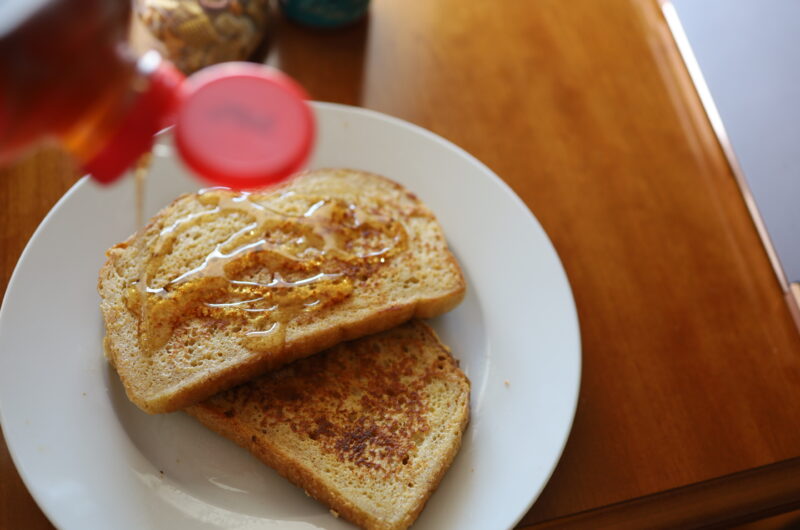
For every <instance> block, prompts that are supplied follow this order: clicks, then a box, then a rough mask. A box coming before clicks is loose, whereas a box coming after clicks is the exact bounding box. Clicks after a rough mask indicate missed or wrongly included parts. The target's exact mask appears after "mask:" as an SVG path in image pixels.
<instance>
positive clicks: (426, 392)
mask: <svg viewBox="0 0 800 530" xmlns="http://www.w3.org/2000/svg"><path fill="white" fill-rule="evenodd" d="M469 391H470V383H469V380H468V379H467V377H466V376H465V375H464V373H463V372H462V371H461V370H460V369H459V368H458V363H457V361H455V360H454V359H453V357H452V356H451V355H450V352H449V350H448V348H447V347H445V346H444V345H442V343H441V342H439V339H438V338H437V336H436V334H435V333H434V331H433V330H432V329H431V328H430V327H428V325H427V324H425V323H423V322H421V321H418V320H412V321H411V322H409V323H406V324H403V325H401V326H399V327H397V328H394V329H391V330H389V331H385V332H383V333H380V334H376V335H372V336H369V337H364V338H361V339H358V340H355V341H352V342H347V343H343V344H340V345H338V346H335V347H334V348H331V349H330V350H327V351H326V352H323V353H321V354H318V355H315V356H312V357H309V358H306V359H301V360H299V361H296V362H294V363H292V364H290V365H288V366H285V367H284V368H282V369H280V370H278V371H275V372H271V373H269V374H267V375H265V376H263V377H261V378H258V379H256V380H254V381H251V382H250V383H247V384H244V385H241V386H238V387H236V388H233V389H231V390H228V391H227V392H223V393H220V394H217V395H216V396H213V397H212V398H210V399H208V400H206V401H204V402H202V403H200V404H197V405H194V406H191V407H189V408H187V409H186V411H187V412H188V413H189V414H190V415H192V416H194V417H195V418H197V419H198V420H200V421H201V422H202V423H203V424H205V425H206V426H207V427H209V428H210V429H212V430H214V431H216V432H217V433H219V434H221V435H223V436H225V437H227V438H230V439H231V440H233V441H234V442H236V443H237V444H239V445H240V446H242V447H245V448H247V449H248V450H250V451H251V452H252V453H253V454H254V455H255V456H256V457H258V458H259V459H260V460H262V461H263V462H264V463H266V464H267V465H269V466H271V467H273V468H274V469H276V470H277V471H278V472H279V473H280V474H281V475H283V476H284V477H286V478H287V479H289V480H290V481H292V482H293V483H295V484H296V485H298V486H299V487H301V488H303V489H304V490H305V491H306V492H307V493H308V494H309V495H311V496H312V497H314V498H315V499H317V500H319V501H321V502H323V503H325V504H327V505H328V506H329V507H330V508H331V510H332V511H333V513H334V515H340V516H342V517H343V518H345V519H347V520H348V521H350V522H352V523H355V524H357V525H359V526H361V527H363V528H368V529H381V530H394V529H402V528H407V527H408V526H410V525H411V524H412V523H413V522H414V520H415V519H416V518H417V516H418V515H419V513H420V511H421V510H422V508H423V507H424V505H425V502H426V501H427V500H428V498H429V496H430V495H431V493H432V492H433V491H434V490H435V489H436V487H437V486H438V484H439V481H440V480H441V479H442V476H443V475H444V473H445V471H446V470H447V468H448V467H449V466H450V463H451V462H452V460H453V458H454V457H455V455H456V453H457V452H458V449H459V447H460V444H461V436H462V433H463V431H464V429H465V427H466V425H467V422H468V418H469Z"/></svg>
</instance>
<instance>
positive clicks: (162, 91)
mask: <svg viewBox="0 0 800 530" xmlns="http://www.w3.org/2000/svg"><path fill="white" fill-rule="evenodd" d="M139 69H140V70H142V73H143V74H144V75H147V76H148V77H147V81H148V83H147V86H146V88H145V89H144V91H143V92H142V93H141V94H140V95H139V96H138V97H137V98H136V100H135V101H134V102H133V103H132V105H131V108H130V109H129V110H128V112H127V114H126V115H125V117H124V118H123V119H122V121H121V122H120V124H119V125H118V126H117V129H116V130H115V131H114V132H113V133H112V134H111V136H110V137H109V138H108V140H107V141H106V143H105V145H103V147H101V148H100V150H99V151H98V152H97V153H96V154H95V155H94V157H92V158H91V159H90V160H89V161H88V162H86V163H85V164H84V165H83V168H84V169H85V170H86V171H88V172H89V173H90V174H91V175H92V177H94V178H95V180H97V181H99V182H102V183H103V184H107V183H109V182H113V181H114V180H116V179H117V178H119V177H120V176H121V175H122V174H123V173H124V172H125V170H126V169H128V168H129V167H131V166H132V165H133V164H134V163H135V162H136V160H137V159H138V158H139V157H140V156H141V155H142V154H144V153H146V152H147V151H149V150H150V147H151V146H152V145H153V136H154V135H155V134H156V133H157V132H158V131H160V130H161V129H163V128H164V127H166V126H168V125H170V121H169V120H170V118H171V116H172V114H173V113H174V111H175V106H176V105H177V103H178V94H179V88H180V86H181V83H183V80H184V77H183V74H182V73H180V72H179V71H178V70H177V69H176V68H175V67H174V66H173V65H172V63H170V62H167V61H161V60H160V58H159V57H158V56H157V55H145V56H143V57H142V59H141V60H140V61H139ZM148 70H149V71H148Z"/></svg>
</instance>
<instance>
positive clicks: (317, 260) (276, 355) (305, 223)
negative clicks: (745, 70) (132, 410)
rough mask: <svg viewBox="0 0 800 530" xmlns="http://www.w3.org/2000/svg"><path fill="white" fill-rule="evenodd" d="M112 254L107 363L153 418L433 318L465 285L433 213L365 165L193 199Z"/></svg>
mask: <svg viewBox="0 0 800 530" xmlns="http://www.w3.org/2000/svg"><path fill="white" fill-rule="evenodd" d="M107 256H108V259H107V261H106V263H105V265H104V266H103V267H102V269H101V271H100V275H99V281H98V290H99V293H100V297H101V303H100V307H101V310H102V313H103V317H104V320H105V326H106V338H105V340H104V345H105V350H106V356H107V358H108V359H109V361H110V362H111V364H112V365H113V366H114V367H115V368H116V370H117V372H118V374H119V376H120V378H121V380H122V383H123V385H124V387H125V390H126V392H127V395H128V397H129V398H130V400H131V401H133V403H135V404H136V405H137V406H139V407H140V408H141V409H142V410H144V411H146V412H149V413H160V412H171V411H175V410H179V409H182V408H184V407H186V406H188V405H191V404H194V403H197V402H199V401H201V400H203V399H206V398H208V397H210V396H212V395H214V394H215V393H217V392H220V391H222V390H225V389H227V388H230V387H232V386H235V385H237V384H240V383H243V382H245V381H248V380H250V379H252V378H253V377H256V376H258V375H260V374H262V373H264V372H267V371H269V370H274V369H276V368H278V367H280V366H282V365H284V364H286V363H288V362H291V361H293V360H295V359H298V358H301V357H305V356H307V355H311V354H314V353H317V352H319V351H322V350H324V349H326V348H328V347H331V346H333V345H335V344H337V343H339V342H342V341H345V340H351V339H354V338H358V337H361V336H364V335H367V334H370V333H376V332H379V331H382V330H385V329H389V328H391V327H394V326H396V325H398V324H400V323H402V322H405V321H407V320H409V319H411V318H412V317H421V318H427V317H433V316H435V315H438V314H440V313H443V312H445V311H448V310H450V309H452V308H453V307H454V306H455V305H457V304H458V303H459V302H460V301H461V300H462V298H463V296H464V290H465V283H464V278H463V275H462V273H461V270H460V268H459V265H458V263H457V262H456V260H455V258H454V257H453V255H452V254H451V252H450V250H449V249H448V247H447V243H446V241H445V238H444V234H443V233H442V229H441V227H440V226H439V224H438V222H437V221H436V219H435V217H434V216H433V214H432V213H431V211H430V210H429V209H428V208H427V207H426V206H425V205H424V204H423V203H422V202H421V201H420V200H419V199H418V198H417V197H416V196H415V195H414V194H413V193H411V192H409V191H408V190H406V189H405V188H403V187H402V186H400V185H399V184H397V183H395V182H392V181H391V180H389V179H386V178H384V177H380V176H378V175H374V174H370V173H365V172H360V171H354V170H318V171H311V172H306V173H304V174H301V175H299V176H297V177H295V178H293V179H292V180H291V181H289V182H288V183H286V184H284V185H282V186H279V187H277V188H273V189H270V190H266V191H264V192H258V193H255V192H254V193H243V192H235V191H232V190H226V189H209V190H205V191H203V192H199V193H195V194H190V195H185V196H182V197H179V198H178V199H176V200H175V201H174V202H173V203H172V204H171V205H169V206H168V207H166V208H165V209H163V210H162V211H161V212H160V213H159V214H157V215H156V216H155V217H154V218H153V219H151V221H150V222H149V224H148V225H147V226H146V227H144V228H143V229H141V230H140V231H139V232H138V233H136V234H134V235H133V236H131V238H129V239H128V240H127V241H125V242H123V243H120V244H118V245H116V246H114V247H112V248H111V249H109V250H108V251H107Z"/></svg>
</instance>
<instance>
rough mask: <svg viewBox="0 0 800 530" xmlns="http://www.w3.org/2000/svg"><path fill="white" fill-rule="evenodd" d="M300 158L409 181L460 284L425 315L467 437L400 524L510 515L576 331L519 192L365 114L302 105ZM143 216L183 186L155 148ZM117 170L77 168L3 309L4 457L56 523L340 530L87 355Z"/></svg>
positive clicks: (534, 469)
mask: <svg viewBox="0 0 800 530" xmlns="http://www.w3.org/2000/svg"><path fill="white" fill-rule="evenodd" d="M314 108H315V110H316V113H317V117H318V120H319V139H318V146H317V149H316V153H315V156H314V158H313V160H312V161H311V163H310V166H311V167H323V166H324V167H353V168H359V169H364V170H368V171H374V172H376V173H380V174H383V175H386V176H388V177H390V178H392V179H395V180H397V181H398V182H400V183H402V184H404V185H406V186H407V187H408V188H410V189H411V190H413V191H415V192H416V193H417V194H418V195H419V196H420V197H421V198H422V199H423V200H424V201H425V202H426V203H427V204H428V205H429V206H430V207H431V209H432V210H433V211H434V212H435V213H436V215H437V216H438V218H439V220H440V221H441V223H442V225H443V226H444V230H445V233H446V235H447V237H448V240H449V242H450V245H451V247H452V249H453V251H454V252H455V254H456V256H457V257H458V259H459V260H460V262H461V264H462V265H463V268H464V272H465V273H466V276H467V282H468V293H469V294H468V295H467V298H466V300H465V301H464V303H463V304H462V305H461V306H459V307H458V308H457V309H456V310H455V311H453V312H451V313H449V314H447V315H445V316H443V317H440V318H438V319H436V320H434V321H433V324H434V327H435V328H436V330H437V331H438V332H439V334H440V336H441V337H442V340H443V341H444V342H445V343H446V344H449V345H450V346H451V347H452V349H453V352H454V354H455V356H456V357H457V358H459V359H460V360H461V363H462V366H463V367H464V369H465V371H466V373H467V375H468V376H469V377H470V379H471V380H472V389H473V390H472V401H471V407H472V410H471V412H472V421H471V423H470V425H469V427H468V429H467V431H466V433H465V436H464V444H463V447H462V449H461V452H460V453H459V455H458V457H457V458H456V460H455V462H454V463H453V466H452V468H451V469H450V471H449V472H448V473H447V474H446V476H445V478H444V480H443V482H442V484H441V486H440V487H439V489H438V490H437V491H436V492H435V493H434V495H433V496H432V497H431V499H430V501H429V503H428V505H427V507H426V508H425V510H424V511H423V512H422V515H421V516H420V518H419V520H418V522H417V524H416V525H415V528H417V529H424V528H431V529H440V528H457V529H468V528H475V529H488V528H506V527H510V526H513V525H514V524H515V523H516V522H517V521H518V520H519V519H520V518H521V517H522V516H523V515H524V514H525V512H526V511H527V510H528V508H529V507H530V505H531V504H532V503H533V501H534V500H535V499H536V497H537V496H538V495H539V492H540V491H541V490H542V488H543V487H544V485H545V483H546V482H547V479H548V478H549V476H550V474H551V473H552V471H553V468H554V467H555V465H556V462H557V461H558V458H559V456H560V455H561V451H562V449H563V446H564V443H565V441H566V439H567V435H568V434H569V430H570V426H571V423H572V418H573V414H574V411H575V406H576V402H577V397H578V387H579V380H580V336H579V331H578V322H577V318H576V313H575V308H574V304H573V300H572V294H571V292H570V288H569V284H568V282H567V279H566V276H565V275H564V271H563V269H562V267H561V263H560V262H559V260H558V257H557V255H556V253H555V251H554V250H553V247H552V246H551V244H550V241H549V240H548V239H547V236H546V235H545V233H544V231H543V230H542V228H541V227H540V226H539V224H538V223H537V221H536V220H535V218H534V217H533V216H532V215H531V213H530V212H529V211H528V209H527V208H526V207H525V205H524V204H523V203H522V201H521V200H520V199H519V198H518V197H517V196H516V195H514V193H513V192H512V191H511V190H510V189H509V188H508V187H507V186H506V185H505V184H504V183H503V182H502V181H501V180H500V179H499V178H498V177H497V176H496V175H494V173H492V172H491V171H490V170H489V169H488V168H487V167H486V166H484V165H483V164H481V163H480V162H478V161H477V160H476V159H475V158H473V157H472V156H470V155H469V154H467V153H466V152H464V151H463V150H461V149H459V148H458V147H455V146H454V145H452V144H451V143H449V142H447V141H445V140H443V139H442V138H440V137H438V136H436V135H434V134H432V133H430V132H427V131H425V130H423V129H421V128H419V127H416V126H413V125H410V124H408V123H405V122H403V121H400V120H397V119H394V118H390V117H387V116H384V115H381V114H377V113H375V112H370V111H365V110H362V109H356V108H351V107H344V106H340V105H332V104H319V103H317V104H314ZM156 155H157V156H156V157H155V162H154V168H153V172H152V174H151V178H150V180H149V186H148V190H147V209H148V213H150V214H152V213H155V212H156V211H157V210H158V209H160V208H161V207H162V206H164V205H166V204H167V203H168V202H170V201H171V200H172V199H173V198H174V197H176V196H177V195H178V194H180V193H182V192H185V191H190V190H193V189H196V188H197V187H198V183H197V182H196V181H193V180H191V179H189V178H187V176H186V175H185V173H184V171H183V170H182V169H181V167H180V165H179V164H178V163H177V162H176V160H175V158H174V157H173V156H172V155H171V149H170V147H169V145H168V144H167V143H166V141H162V142H161V143H160V144H159V146H157V150H156ZM133 192H134V190H133V183H132V179H130V178H128V179H126V181H125V182H124V183H122V184H120V185H118V186H115V187H112V188H103V189H101V188H99V187H97V186H95V185H94V184H93V183H91V182H89V181H87V180H85V179H84V180H82V181H80V182H79V183H78V184H76V185H75V186H74V187H73V188H72V189H71V190H70V191H69V192H68V193H67V194H66V195H65V196H64V197H63V198H62V199H61V201H59V203H58V204H57V205H56V206H55V207H54V208H53V210H52V211H51V212H50V213H49V214H48V216H47V218H46V219H45V220H44V222H43V223H42V225H41V226H40V227H39V229H38V230H37V231H36V234H35V235H34V236H33V238H32V239H31V241H30V243H29V244H28V247H27V248H26V249H25V252H24V253H23V255H22V258H21V259H20V261H19V264H18V265H17V268H16V270H15V271H14V276H13V278H12V280H11V283H10V284H9V287H8V292H7V293H6V297H5V301H4V303H3V307H2V311H1V312H0V411H1V412H2V423H3V430H4V432H5V437H6V442H7V444H8V447H9V449H10V451H11V455H12V456H13V458H14V462H15V463H16V465H17V469H19V472H20V474H21V475H22V478H23V480H24V481H25V484H26V485H27V486H28V488H29V489H30V491H31V493H32V494H33V496H34V498H35V499H36V501H37V502H38V503H39V505H40V506H41V507H42V509H43V510H44V512H45V513H46V514H47V516H48V517H49V518H50V520H51V521H52V522H53V523H54V524H56V525H57V526H59V527H62V528H67V529H72V528H74V529H107V528H115V529H127V528H130V529H143V528H170V529H180V528H192V529H196V528H242V529H244V528H274V527H280V528H348V527H349V525H348V524H346V523H344V522H342V521H341V520H337V519H334V518H333V517H332V516H331V515H330V514H329V513H328V510H327V509H326V508H324V507H323V506H322V505H321V504H319V503H317V502H315V501H313V500H311V499H309V498H307V497H306V496H305V495H304V494H303V492H302V490H301V489H299V488H296V487H294V486H292V485H291V484H289V483H288V482H287V481H285V480H284V479H283V478H281V477H280V476H278V475H277V474H276V473H275V472H273V471H272V470H271V469H269V468H267V467H266V466H264V465H262V464H261V463H259V462H258V461H257V460H256V459H255V458H253V457H251V456H250V455H249V453H247V452H246V451H244V450H242V449H239V448H238V447H236V446H234V445H233V444H232V443H230V442H228V441H227V440H225V439H223V438H221V437H219V436H217V435H216V434H213V433H212V432H210V431H207V430H206V429H205V428H204V427H202V426H201V425H200V424H199V423H196V422H195V421H194V420H193V419H191V418H190V417H188V416H186V415H185V414H183V413H180V412H179V413H174V414H169V415H161V416H148V415H146V414H144V413H142V412H140V411H139V410H138V409H137V408H136V407H134V406H133V405H131V404H130V403H129V402H128V401H127V399H126V398H125V395H124V392H123V390H122V387H121V385H120V383H119V381H118V379H117V377H116V375H115V374H114V372H113V371H112V370H111V369H110V368H109V367H108V366H107V364H106V362H105V360H104V359H103V355H102V346H101V338H102V336H103V324H102V319H101V317H100V313H99V310H98V296H97V294H96V282H97V271H98V270H99V268H100V266H101V265H102V263H103V261H104V255H103V252H104V251H105V249H106V248H108V247H109V246H111V245H112V244H114V243H116V242H118V241H120V240H122V239H124V238H125V237H127V236H128V234H129V233H131V232H132V231H133V223H134V200H133V198H134V193H133Z"/></svg>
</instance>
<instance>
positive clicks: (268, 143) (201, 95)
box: [175, 63, 314, 189]
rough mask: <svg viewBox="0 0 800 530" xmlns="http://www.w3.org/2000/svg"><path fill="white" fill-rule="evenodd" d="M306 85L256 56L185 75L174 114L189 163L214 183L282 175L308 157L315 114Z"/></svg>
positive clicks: (262, 181) (247, 182)
mask: <svg viewBox="0 0 800 530" xmlns="http://www.w3.org/2000/svg"><path fill="white" fill-rule="evenodd" d="M306 99H307V97H306V94H305V92H304V91H303V89H302V88H301V87H300V86H299V85H298V84H297V83H295V82H294V81H293V80H292V79H290V78H289V77H287V76H286V75H284V74H282V73H280V72H279V71H277V70H274V69H272V68H269V67H266V66H263V65H256V64H252V63H225V64H220V65H217V66H213V67H210V68H206V69H205V70H202V71H200V72H198V73H196V74H194V75H193V76H191V77H189V78H188V79H187V80H186V83H185V84H184V87H183V93H182V99H181V104H180V106H179V108H178V110H177V114H176V116H175V143H176V145H177V147H178V151H179V152H180V154H181V157H182V158H183V160H184V162H186V164H187V165H188V166H189V167H191V168H192V170H194V171H195V172H196V173H197V174H198V175H200V176H201V177H203V178H205V179H206V180H209V181H211V182H213V183H215V184H222V185H224V186H228V187H232V188H237V189H248V188H258V187H262V186H266V185H268V184H272V183H275V182H277V181H279V180H282V179H284V178H286V177H288V176H289V175H291V174H292V173H294V172H295V171H297V170H298V169H300V168H301V167H302V166H303V164H304V163H305V161H306V159H307V158H308V155H309V153H310V151H311V147H312V144H313V141H314V116H313V114H312V112H311V109H310V108H309V106H308V104H307V103H306Z"/></svg>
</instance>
